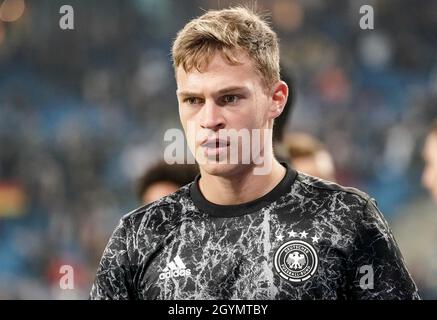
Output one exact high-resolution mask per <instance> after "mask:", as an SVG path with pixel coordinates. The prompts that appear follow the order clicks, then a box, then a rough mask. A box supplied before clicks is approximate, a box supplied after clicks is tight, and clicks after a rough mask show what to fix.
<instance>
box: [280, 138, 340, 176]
mask: <svg viewBox="0 0 437 320" xmlns="http://www.w3.org/2000/svg"><path fill="white" fill-rule="evenodd" d="M283 145H284V148H285V150H286V152H287V154H288V157H289V158H288V160H289V162H290V163H291V164H292V166H293V167H294V168H295V169H296V170H298V171H301V172H303V173H306V174H309V175H312V176H315V177H319V178H322V179H325V180H330V181H336V179H335V168H334V161H333V159H332V157H331V155H330V154H329V152H328V151H327V150H326V148H325V147H324V146H323V144H322V143H321V142H320V141H319V140H317V139H316V138H315V137H313V136H311V135H309V134H306V133H301V132H295V133H289V134H287V135H285V138H284V140H283Z"/></svg>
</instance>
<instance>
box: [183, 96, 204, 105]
mask: <svg viewBox="0 0 437 320" xmlns="http://www.w3.org/2000/svg"><path fill="white" fill-rule="evenodd" d="M184 102H185V103H188V104H200V103H202V99H200V98H196V97H189V98H186V99H185V100H184Z"/></svg>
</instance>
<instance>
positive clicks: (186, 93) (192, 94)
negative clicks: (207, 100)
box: [176, 86, 248, 97]
mask: <svg viewBox="0 0 437 320" xmlns="http://www.w3.org/2000/svg"><path fill="white" fill-rule="evenodd" d="M247 90H248V89H247V88H246V87H244V86H232V87H227V88H223V89H220V90H219V91H217V92H215V94H217V95H221V94H226V93H231V92H235V91H247ZM176 94H177V95H178V96H181V97H198V96H201V95H202V94H200V93H196V92H192V91H179V90H176Z"/></svg>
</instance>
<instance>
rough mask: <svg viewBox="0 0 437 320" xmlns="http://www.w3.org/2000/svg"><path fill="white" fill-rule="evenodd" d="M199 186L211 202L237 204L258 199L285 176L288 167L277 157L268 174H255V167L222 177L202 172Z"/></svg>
mask: <svg viewBox="0 0 437 320" xmlns="http://www.w3.org/2000/svg"><path fill="white" fill-rule="evenodd" d="M202 171H203V170H201V178H200V180H199V188H200V191H201V192H202V194H203V196H204V197H205V198H206V199H207V200H208V201H210V202H212V203H215V204H219V205H236V204H241V203H246V202H250V201H252V200H255V199H258V198H260V197H262V196H264V195H266V194H267V193H269V192H270V191H271V190H273V189H274V188H275V187H276V186H277V185H278V183H279V182H280V181H281V180H282V179H283V178H284V176H285V173H286V169H285V168H284V166H282V165H281V164H280V163H279V162H278V161H277V160H276V159H274V160H273V163H272V170H271V171H270V173H269V174H266V175H255V174H254V173H253V171H254V167H248V168H247V169H246V170H242V172H241V173H239V174H236V175H233V176H229V177H220V176H213V175H210V174H208V173H207V172H204V171H203V172H202Z"/></svg>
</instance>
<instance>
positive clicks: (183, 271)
mask: <svg viewBox="0 0 437 320" xmlns="http://www.w3.org/2000/svg"><path fill="white" fill-rule="evenodd" d="M162 271H163V272H162V273H161V274H160V275H159V279H161V280H164V279H169V278H178V277H187V276H190V275H191V270H190V269H187V268H186V267H185V264H184V263H183V262H182V260H181V258H179V256H176V258H174V259H173V261H172V262H170V263H169V264H168V265H167V266H166V267H165V268H164V270H162Z"/></svg>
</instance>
